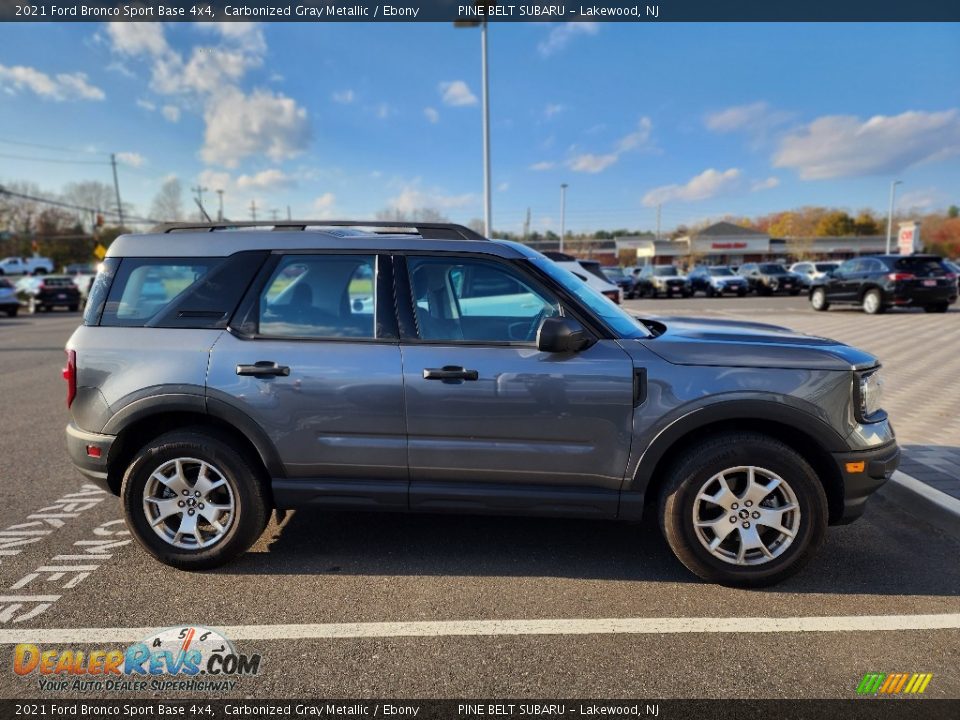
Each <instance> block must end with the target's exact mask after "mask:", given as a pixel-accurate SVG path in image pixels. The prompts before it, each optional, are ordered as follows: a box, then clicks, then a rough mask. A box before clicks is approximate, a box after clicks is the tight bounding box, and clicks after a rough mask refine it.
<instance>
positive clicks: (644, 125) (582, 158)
mask: <svg viewBox="0 0 960 720" xmlns="http://www.w3.org/2000/svg"><path fill="white" fill-rule="evenodd" d="M652 130H653V123H652V122H651V121H650V118H648V117H642V118H640V121H639V122H638V123H637V129H636V130H634V131H633V132H631V133H628V134H626V135H624V136H623V137H622V138H620V139H619V140H618V141H617V145H616V149H615V150H614V151H613V152H609V153H601V154H595V153H582V154H579V155H575V156H574V157H572V158H570V160H568V161H567V167H569V168H570V169H571V170H573V171H574V172H585V173H592V174H595V173H599V172H603V171H604V170H606V169H607V168H608V167H610V166H611V165H613V164H615V163H616V162H617V161H618V160H619V159H620V156H621V155H623V154H624V153H626V152H630V151H632V150H639V149H642V148H645V147H648V146H649V143H650V133H651V132H652Z"/></svg>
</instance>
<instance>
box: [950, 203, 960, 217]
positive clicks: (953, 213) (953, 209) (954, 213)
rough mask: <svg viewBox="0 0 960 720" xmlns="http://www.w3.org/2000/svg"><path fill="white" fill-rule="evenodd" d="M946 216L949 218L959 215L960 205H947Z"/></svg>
mask: <svg viewBox="0 0 960 720" xmlns="http://www.w3.org/2000/svg"><path fill="white" fill-rule="evenodd" d="M947 217H948V218H951V219H953V218H957V217H960V207H957V206H956V205H951V206H950V207H948V208H947Z"/></svg>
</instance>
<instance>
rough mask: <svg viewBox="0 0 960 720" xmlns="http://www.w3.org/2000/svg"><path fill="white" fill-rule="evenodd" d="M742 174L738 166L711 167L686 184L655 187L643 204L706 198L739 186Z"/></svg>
mask: <svg viewBox="0 0 960 720" xmlns="http://www.w3.org/2000/svg"><path fill="white" fill-rule="evenodd" d="M740 176H741V172H740V170H739V169H738V168H730V169H729V170H724V171H723V172H721V171H719V170H714V169H713V168H710V169H709V170H704V171H703V172H702V173H700V174H699V175H696V176H695V177H692V178H691V179H690V180H689V181H688V182H687V183H686V184H684V185H663V186H661V187H658V188H654V189H653V190H651V191H650V192H648V193H647V194H646V195H644V196H643V204H644V205H645V206H647V207H656V206H657V205H660V204H661V203H668V202H672V201H680V202H692V201H695V200H706V199H708V198H712V197H716V196H717V195H721V194H723V193H726V192H729V191H730V190H732V189H734V188H735V187H737V186H738V185H739V183H740Z"/></svg>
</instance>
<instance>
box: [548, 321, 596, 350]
mask: <svg viewBox="0 0 960 720" xmlns="http://www.w3.org/2000/svg"><path fill="white" fill-rule="evenodd" d="M594 342H596V339H595V338H594V337H593V336H592V335H591V334H590V333H589V332H587V329H586V328H585V327H583V325H581V324H580V323H579V322H577V321H576V320H574V319H573V318H571V317H548V318H544V319H543V321H542V322H541V323H540V327H539V328H538V329H537V350H540V351H541V352H548V353H571V352H580V351H581V350H586V349H587V348H588V347H590V346H591V345H593V343H594Z"/></svg>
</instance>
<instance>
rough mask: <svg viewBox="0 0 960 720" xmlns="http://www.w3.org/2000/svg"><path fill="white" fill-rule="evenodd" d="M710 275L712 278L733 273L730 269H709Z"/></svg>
mask: <svg viewBox="0 0 960 720" xmlns="http://www.w3.org/2000/svg"><path fill="white" fill-rule="evenodd" d="M710 274H711V275H713V276H714V277H724V276H726V275H733V272H732V271H731V270H730V268H710Z"/></svg>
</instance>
